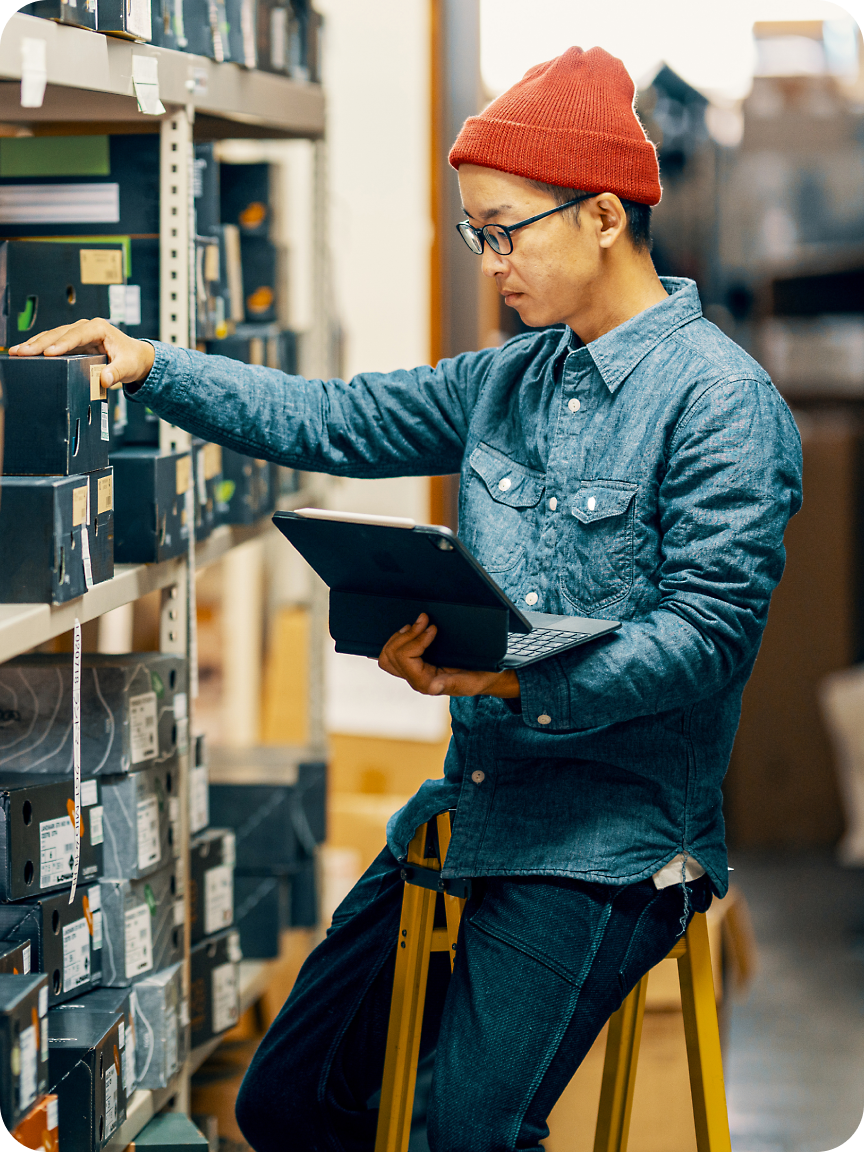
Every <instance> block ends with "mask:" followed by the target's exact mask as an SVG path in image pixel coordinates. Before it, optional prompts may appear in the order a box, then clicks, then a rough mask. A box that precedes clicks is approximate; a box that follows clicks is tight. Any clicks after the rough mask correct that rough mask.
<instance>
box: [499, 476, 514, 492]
mask: <svg viewBox="0 0 864 1152" xmlns="http://www.w3.org/2000/svg"><path fill="white" fill-rule="evenodd" d="M512 486H513V481H512V480H511V479H510V477H509V476H505V477H504V479H503V480H499V481H498V487H499V489H500V490H501V491H502V492H506V491H507V489H508V488H511V487H512Z"/></svg>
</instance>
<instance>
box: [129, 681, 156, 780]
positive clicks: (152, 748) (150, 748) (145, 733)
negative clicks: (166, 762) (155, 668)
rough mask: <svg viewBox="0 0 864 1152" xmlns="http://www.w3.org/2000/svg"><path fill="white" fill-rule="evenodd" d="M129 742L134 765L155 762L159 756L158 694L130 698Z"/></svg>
mask: <svg viewBox="0 0 864 1152" xmlns="http://www.w3.org/2000/svg"><path fill="white" fill-rule="evenodd" d="M129 741H130V743H131V745H132V763H133V764H141V763H142V762H143V761H144V760H155V759H156V757H157V756H158V754H159V727H158V713H157V706H156V693H155V692H144V693H142V694H141V695H140V696H130V697H129Z"/></svg>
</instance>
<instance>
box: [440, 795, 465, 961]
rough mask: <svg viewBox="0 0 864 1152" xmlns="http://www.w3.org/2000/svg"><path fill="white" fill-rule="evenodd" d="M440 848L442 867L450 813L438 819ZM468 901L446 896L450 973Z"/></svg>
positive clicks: (446, 844)
mask: <svg viewBox="0 0 864 1152" xmlns="http://www.w3.org/2000/svg"><path fill="white" fill-rule="evenodd" d="M437 821H438V847H439V851H440V852H441V867H442V868H443V867H444V861H445V860H446V859H447V850H448V849H449V847H450V813H449V812H442V813H441V814H440V815H439V816H438V817H437ZM467 903H468V901H467V900H461V899H459V897H458V896H447V895H446V894H445V896H444V913H445V915H446V917H447V939H448V940H449V943H450V971H451V972H452V971H453V965H454V964H455V963H456V942H457V940H458V938H459V925H460V924H461V923H462V913H463V912H464V911H465V905H466V904H467Z"/></svg>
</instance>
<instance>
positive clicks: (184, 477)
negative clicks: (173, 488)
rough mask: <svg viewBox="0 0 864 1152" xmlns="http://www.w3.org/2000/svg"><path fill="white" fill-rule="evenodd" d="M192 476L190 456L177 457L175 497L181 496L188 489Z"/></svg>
mask: <svg viewBox="0 0 864 1152" xmlns="http://www.w3.org/2000/svg"><path fill="white" fill-rule="evenodd" d="M191 476H192V457H191V456H178V457H177V495H178V496H182V495H183V493H184V492H185V491H186V490H187V489H188V487H189V480H190V478H191Z"/></svg>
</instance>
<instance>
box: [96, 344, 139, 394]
mask: <svg viewBox="0 0 864 1152" xmlns="http://www.w3.org/2000/svg"><path fill="white" fill-rule="evenodd" d="M129 343H131V344H132V347H131V348H130V347H129V346H128V344H126V342H125V341H124V342H123V343H122V344H120V343H119V342H115V341H113V340H111V339H110V338H109V339H106V340H105V352H106V355H107V356H108V363H107V364H106V365H105V367H104V368H103V369H102V375H101V382H102V387H103V388H120V387H121V386H122V385H123V384H130V383H132V381H133V380H139V379H140V378H141V364H140V362H139V361H140V357H139V356H138V355H137V351H138V350H137V348H136V347H135V343H137V342H134V343H133V342H132V341H130V342H129Z"/></svg>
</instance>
